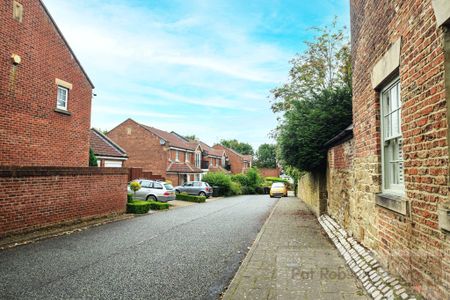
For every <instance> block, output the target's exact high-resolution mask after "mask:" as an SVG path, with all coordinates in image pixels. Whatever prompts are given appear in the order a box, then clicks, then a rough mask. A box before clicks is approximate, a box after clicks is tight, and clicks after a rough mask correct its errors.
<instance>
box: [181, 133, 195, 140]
mask: <svg viewBox="0 0 450 300" xmlns="http://www.w3.org/2000/svg"><path fill="white" fill-rule="evenodd" d="M184 138H185V139H187V140H189V141H195V140H198V138H197V136H196V135H195V134H191V135H185V136H184Z"/></svg>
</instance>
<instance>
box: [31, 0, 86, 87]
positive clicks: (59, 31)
mask: <svg viewBox="0 0 450 300" xmlns="http://www.w3.org/2000/svg"><path fill="white" fill-rule="evenodd" d="M39 3H40V4H41V6H42V8H43V9H44V12H45V13H46V14H47V16H48V17H49V19H50V21H51V22H52V24H53V26H54V27H55V29H56V31H57V32H58V34H59V36H60V37H61V39H62V40H63V41H64V44H65V45H66V46H67V49H69V51H70V54H72V57H73V58H74V59H75V61H76V63H77V64H78V66H79V67H80V69H81V72H83V74H84V77H86V79H87V81H88V82H89V84H90V85H91V87H92V88H95V86H94V84H93V83H92V81H91V79H90V78H89V76H88V74H87V73H86V71H85V70H84V68H83V66H82V65H81V63H80V61H79V60H78V58H77V56H76V55H75V52H73V50H72V48H70V45H69V43H68V42H67V40H66V38H65V37H64V35H63V34H62V32H61V30H60V29H59V27H58V25H57V24H56V22H55V20H54V19H53V17H52V15H51V14H50V12H49V11H48V9H47V7H46V6H45V5H44V3H43V2H42V0H39Z"/></svg>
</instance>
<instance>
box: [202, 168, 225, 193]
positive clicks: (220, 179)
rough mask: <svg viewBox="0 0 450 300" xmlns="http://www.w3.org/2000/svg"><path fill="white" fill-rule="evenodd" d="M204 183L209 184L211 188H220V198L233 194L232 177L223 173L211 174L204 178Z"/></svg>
mask: <svg viewBox="0 0 450 300" xmlns="http://www.w3.org/2000/svg"><path fill="white" fill-rule="evenodd" d="M203 181H204V182H207V183H209V185H210V186H212V187H213V188H214V186H218V187H219V188H220V196H224V195H230V192H231V176H230V175H228V174H225V173H223V172H209V173H208V174H206V175H205V176H203Z"/></svg>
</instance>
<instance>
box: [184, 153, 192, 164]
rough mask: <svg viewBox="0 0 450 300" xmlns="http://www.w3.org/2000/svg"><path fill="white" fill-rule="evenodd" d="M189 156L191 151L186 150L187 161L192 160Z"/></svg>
mask: <svg viewBox="0 0 450 300" xmlns="http://www.w3.org/2000/svg"><path fill="white" fill-rule="evenodd" d="M189 156H190V154H189V152H186V159H185V161H186V162H190V161H191V159H190V157H189Z"/></svg>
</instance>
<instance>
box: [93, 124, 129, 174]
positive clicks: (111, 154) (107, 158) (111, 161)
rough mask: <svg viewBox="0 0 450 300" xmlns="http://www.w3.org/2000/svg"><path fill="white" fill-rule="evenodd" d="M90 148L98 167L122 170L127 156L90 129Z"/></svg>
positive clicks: (105, 137) (120, 149)
mask: <svg viewBox="0 0 450 300" xmlns="http://www.w3.org/2000/svg"><path fill="white" fill-rule="evenodd" d="M90 136H91V139H90V147H91V149H92V151H94V154H95V156H96V157H97V163H98V166H99V167H106V168H122V167H124V163H125V161H126V160H127V159H128V155H127V153H126V152H125V150H123V149H122V148H120V146H119V145H117V144H116V143H114V142H113V141H112V140H111V139H110V138H108V137H107V136H106V135H104V134H103V133H101V132H100V131H98V130H97V129H95V128H91V135H90Z"/></svg>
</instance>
